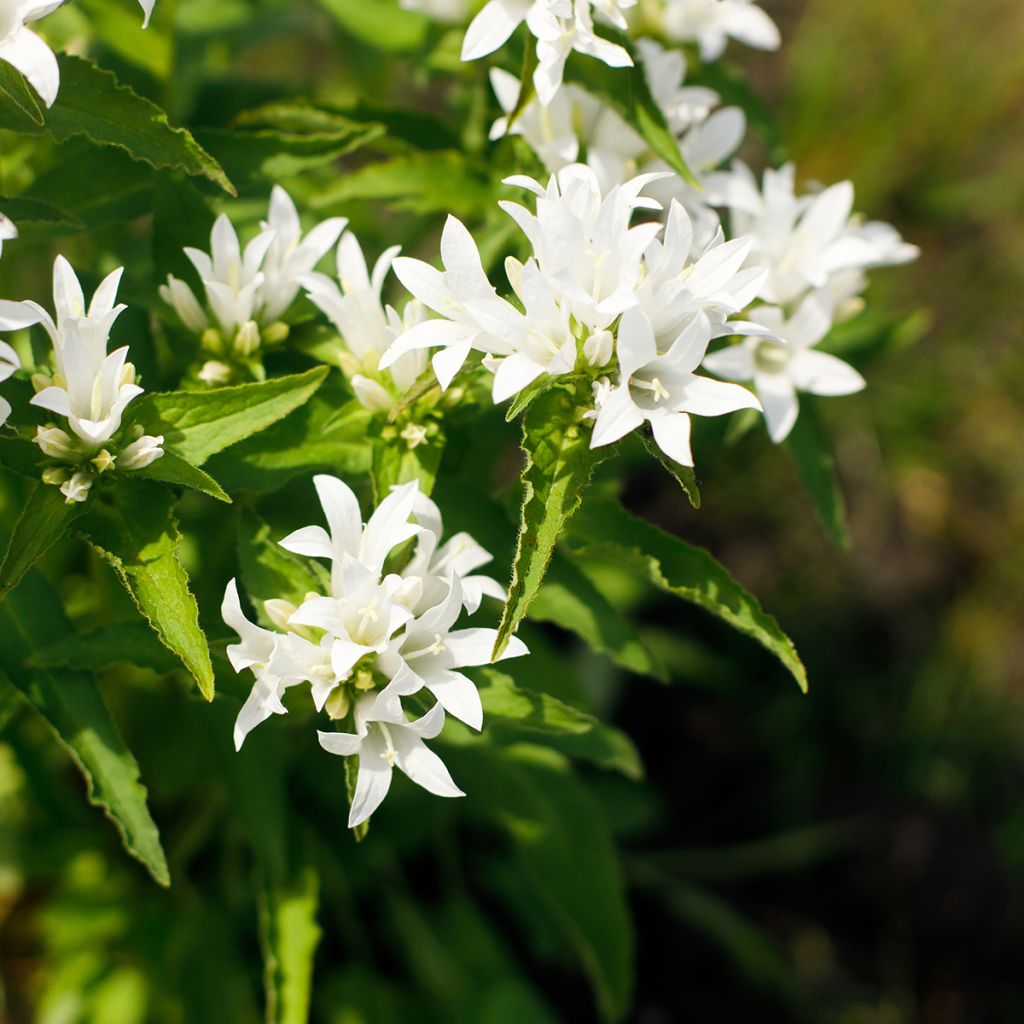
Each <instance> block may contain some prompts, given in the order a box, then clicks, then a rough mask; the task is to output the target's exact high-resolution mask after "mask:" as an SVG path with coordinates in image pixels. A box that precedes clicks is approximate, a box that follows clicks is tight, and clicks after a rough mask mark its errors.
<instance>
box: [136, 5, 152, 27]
mask: <svg viewBox="0 0 1024 1024" xmlns="http://www.w3.org/2000/svg"><path fill="white" fill-rule="evenodd" d="M155 5H156V0H139V6H140V7H141V8H142V15H143V21H142V27H143V28H149V19H150V18H151V17H152V16H153V7H154V6H155Z"/></svg>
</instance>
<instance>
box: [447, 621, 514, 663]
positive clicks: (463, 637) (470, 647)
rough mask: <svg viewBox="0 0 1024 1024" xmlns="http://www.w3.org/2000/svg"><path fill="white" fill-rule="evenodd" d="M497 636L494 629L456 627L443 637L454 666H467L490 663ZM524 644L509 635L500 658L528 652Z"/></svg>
mask: <svg viewBox="0 0 1024 1024" xmlns="http://www.w3.org/2000/svg"><path fill="white" fill-rule="evenodd" d="M497 638H498V631H497V630H495V629H479V628H476V627H473V628H470V629H457V630H455V632H454V633H449V634H448V636H447V637H445V641H444V645H445V647H447V648H448V651H449V653H450V654H451V655H452V658H453V664H454V666H455V667H456V668H469V667H472V666H474V665H490V664H491V661H492V658H491V655H492V654H493V652H494V642H495V640H497ZM528 653H529V651H528V650H527V647H526V644H524V643H523V642H522V640H520V639H519V638H518V637H511V638H510V639H509V642H508V647H507V649H506V650H505V653H504V654H503V655H502V656H501V660H502V661H504V660H505V659H506V658H518V657H521V656H522V655H524V654H528Z"/></svg>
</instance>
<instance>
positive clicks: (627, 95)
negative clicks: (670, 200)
mask: <svg viewBox="0 0 1024 1024" xmlns="http://www.w3.org/2000/svg"><path fill="white" fill-rule="evenodd" d="M601 33H602V35H606V36H608V37H609V38H611V39H612V40H613V41H614V42H615V43H616V44H618V45H619V46H621V47H623V49H625V50H628V51H630V52H631V53H632V54H633V57H634V62H633V67H631V68H611V67H608V65H607V64H603V63H601V61H599V60H594V58H593V57H589V56H586V55H584V54H580V53H572V54H570V56H569V60H568V61H567V62H566V65H565V80H566V81H567V82H571V83H574V84H575V85H580V86H582V87H583V88H584V89H585V90H586V91H587V92H589V93H591V94H592V95H594V96H596V97H597V98H598V99H600V100H602V101H603V102H604V103H606V104H607V105H608V106H609V107H611V108H612V110H614V111H616V112H617V113H618V114H619V115H620V116H621V117H622V118H623V119H624V120H625V121H626V123H627V124H629V125H631V126H632V127H633V128H634V129H635V130H636V131H637V133H638V134H639V135H640V137H641V138H642V139H643V140H644V141H645V142H646V143H647V145H648V146H650V147H651V150H652V151H653V152H654V153H655V155H656V156H659V157H661V159H662V160H664V161H665V163H667V164H668V165H669V167H671V168H672V170H674V171H675V172H676V173H677V174H678V175H680V177H682V178H683V180H684V181H687V182H689V184H691V185H693V186H695V187H696V188H701V187H702V186H701V184H700V182H699V181H697V179H696V178H695V177H694V175H693V172H692V171H691V170H690V168H689V167H688V166H687V165H686V161H685V160H684V159H683V155H682V153H681V152H680V150H679V140H678V139H677V138H676V137H675V135H673V134H672V131H671V129H670V128H669V126H668V124H667V123H666V122H665V115H664V114H663V113H662V112H661V107H659V106H658V101H657V100H656V99H655V98H654V96H653V95H652V94H651V88H650V85H648V82H647V75H646V73H645V72H644V66H643V61H641V60H640V59H639V58H638V57H636V55H635V53H633V49H634V48H633V46H632V45H631V43H630V41H629V39H628V37H627V36H626V34H625V33H623V32H619V31H617V30H615V29H610V28H607V27H605V26H602V29H601Z"/></svg>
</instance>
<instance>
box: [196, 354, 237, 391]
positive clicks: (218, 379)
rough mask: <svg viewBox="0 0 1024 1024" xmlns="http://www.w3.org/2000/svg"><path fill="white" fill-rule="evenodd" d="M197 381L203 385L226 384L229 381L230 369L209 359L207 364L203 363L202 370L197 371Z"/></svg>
mask: <svg viewBox="0 0 1024 1024" xmlns="http://www.w3.org/2000/svg"><path fill="white" fill-rule="evenodd" d="M199 379H200V380H201V381H202V382H203V383H204V384H213V385H217V384H227V383H228V381H229V380H231V367H230V366H228V364H227V363H222V362H220V361H219V360H217V359H211V360H210V361H209V362H206V363H203V368H202V369H201V370H200V371H199Z"/></svg>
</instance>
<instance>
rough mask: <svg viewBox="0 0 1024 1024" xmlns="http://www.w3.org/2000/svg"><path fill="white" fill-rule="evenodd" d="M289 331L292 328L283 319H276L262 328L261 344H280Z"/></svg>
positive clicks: (286, 337) (285, 338)
mask: <svg viewBox="0 0 1024 1024" xmlns="http://www.w3.org/2000/svg"><path fill="white" fill-rule="evenodd" d="M291 331H292V329H291V328H290V327H289V326H288V325H287V324H286V323H285V322H284V321H283V320H278V321H276V322H275V323H272V324H271V325H270V326H269V327H264V328H263V344H264V345H280V344H281V342H283V341H287V340H288V335H289V334H291Z"/></svg>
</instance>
